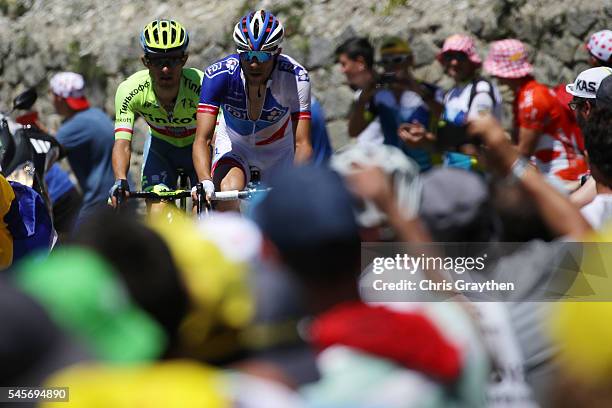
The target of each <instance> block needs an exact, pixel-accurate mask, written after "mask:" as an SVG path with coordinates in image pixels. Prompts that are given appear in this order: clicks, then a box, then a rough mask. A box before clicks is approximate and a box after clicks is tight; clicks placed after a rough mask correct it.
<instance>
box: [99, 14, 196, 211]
mask: <svg viewBox="0 0 612 408" xmlns="http://www.w3.org/2000/svg"><path fill="white" fill-rule="evenodd" d="M140 43H141V45H142V48H143V51H144V55H143V56H142V62H143V64H144V65H145V67H147V69H146V70H142V71H139V72H136V73H135V74H133V75H132V76H130V77H129V78H128V79H126V80H125V81H123V82H122V83H121V84H120V85H119V87H118V88H117V94H116V96H115V115H116V118H115V144H114V147H113V171H114V173H115V180H116V181H115V184H114V185H113V188H112V189H111V191H110V195H111V200H112V202H113V205H115V204H116V198H115V197H114V196H115V194H116V192H117V189H118V188H119V187H122V191H124V192H127V191H129V187H128V184H127V181H126V180H127V172H128V168H129V164H130V156H131V151H132V149H131V139H132V133H133V125H134V120H135V118H136V115H138V116H141V117H142V118H143V119H144V120H145V121H146V122H147V124H148V125H149V136H148V138H147V141H146V143H145V150H144V160H143V167H142V188H143V189H144V190H150V189H152V188H153V187H154V186H155V185H158V184H164V185H165V186H167V187H169V188H171V189H174V188H176V179H177V169H179V168H180V169H183V171H184V172H185V174H187V175H188V176H189V177H190V179H191V183H192V185H195V183H197V180H196V176H195V171H194V168H193V162H192V159H191V146H192V144H193V139H194V136H195V130H196V110H197V106H198V102H199V98H200V89H201V84H202V77H203V73H202V71H200V70H198V69H195V68H184V65H185V62H186V61H187V57H188V54H187V46H188V45H189V35H188V33H187V30H186V29H185V28H184V27H183V26H182V25H181V24H180V23H178V22H177V21H174V20H155V21H152V22H151V23H149V24H147V25H146V26H145V27H144V29H143V31H142V34H141V36H140Z"/></svg>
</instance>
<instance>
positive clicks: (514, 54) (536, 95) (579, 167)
mask: <svg viewBox="0 0 612 408" xmlns="http://www.w3.org/2000/svg"><path fill="white" fill-rule="evenodd" d="M483 66H484V69H485V70H486V71H488V72H489V73H490V74H491V75H493V76H495V77H497V78H498V80H499V81H500V82H501V83H503V84H506V85H508V86H509V87H510V88H511V89H512V91H513V93H514V96H515V98H514V107H513V112H514V132H515V134H514V139H515V142H516V143H517V145H518V149H519V152H520V153H521V154H522V155H523V156H525V157H528V158H531V161H532V163H533V164H535V166H536V167H537V168H538V170H539V171H540V172H541V173H543V174H544V175H545V176H547V177H548V178H549V179H552V180H554V181H556V182H557V184H558V182H560V183H561V184H562V185H563V186H564V188H565V190H566V191H567V192H571V191H573V190H575V189H576V188H577V187H578V186H579V185H580V177H581V176H582V175H583V174H585V173H586V172H587V164H586V161H585V158H584V156H583V154H582V152H581V149H580V147H579V146H580V136H579V128H578V126H577V124H576V122H575V120H573V118H572V117H571V112H568V111H567V110H566V109H565V108H564V106H563V105H562V104H561V102H560V101H559V100H558V99H557V97H556V96H555V93H554V92H553V91H552V90H551V89H549V88H548V87H547V86H546V85H544V84H541V83H539V82H537V81H536V80H535V79H534V77H533V75H532V72H533V66H532V65H531V64H530V63H529V62H528V60H527V50H526V47H525V45H524V44H523V43H522V42H520V41H519V40H514V39H509V40H501V41H495V42H493V43H492V44H491V48H490V51H489V55H488V57H487V59H486V61H485V62H484V65H483Z"/></svg>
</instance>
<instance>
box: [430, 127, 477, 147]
mask: <svg viewBox="0 0 612 408" xmlns="http://www.w3.org/2000/svg"><path fill="white" fill-rule="evenodd" d="M474 142H475V140H472V139H470V138H469V136H468V134H467V125H456V124H454V123H450V122H446V121H440V122H438V131H437V132H436V146H437V148H438V149H440V150H452V149H454V148H457V147H459V146H461V145H464V144H467V143H472V144H473V143H474Z"/></svg>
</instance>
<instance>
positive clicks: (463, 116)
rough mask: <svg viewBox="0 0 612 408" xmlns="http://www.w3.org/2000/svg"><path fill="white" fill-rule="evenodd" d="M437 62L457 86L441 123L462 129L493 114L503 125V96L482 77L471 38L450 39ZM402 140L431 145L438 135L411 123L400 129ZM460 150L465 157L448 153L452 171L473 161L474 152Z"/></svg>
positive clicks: (446, 101)
mask: <svg viewBox="0 0 612 408" xmlns="http://www.w3.org/2000/svg"><path fill="white" fill-rule="evenodd" d="M437 59H438V61H439V62H440V64H442V66H443V67H444V71H445V73H446V74H447V75H448V76H450V77H451V78H452V79H453V81H454V82H455V85H454V86H453V87H452V88H451V89H450V90H449V91H448V92H446V94H445V96H444V110H443V112H442V120H444V121H445V122H446V123H450V124H452V125H456V126H462V125H465V124H466V122H467V120H468V119H471V118H474V117H475V116H476V115H478V114H479V113H482V112H490V113H492V114H493V115H494V116H495V117H496V118H497V119H498V120H500V121H501V118H502V99H501V94H500V93H499V90H498V89H497V87H496V86H495V85H493V84H492V83H491V82H490V81H488V80H486V79H484V78H482V77H481V76H480V74H479V68H480V66H481V65H482V60H481V59H480V56H479V55H478V53H477V52H476V44H475V42H474V39H473V38H472V37H470V36H468V35H462V34H455V35H452V36H450V37H448V38H447V39H446V40H445V41H444V45H443V46H442V51H440V53H439V54H438V56H437ZM400 137H402V139H404V140H406V141H407V142H409V143H412V144H414V143H419V142H422V141H424V140H425V141H426V140H428V141H430V142H432V141H435V140H436V137H435V135H431V134H430V135H427V136H426V135H425V129H424V128H423V127H422V126H420V125H418V124H409V123H406V124H403V125H402V126H401V127H400ZM451 147H452V148H454V147H455V146H451ZM457 150H459V151H461V152H464V153H466V154H461V153H458V152H447V153H446V155H445V162H446V164H447V165H449V166H451V167H460V168H465V169H469V168H471V167H472V160H471V157H470V156H469V154H474V153H475V149H474V148H473V147H471V148H470V146H469V145H465V144H464V145H461V146H457Z"/></svg>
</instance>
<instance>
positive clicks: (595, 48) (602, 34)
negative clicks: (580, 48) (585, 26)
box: [586, 30, 612, 62]
mask: <svg viewBox="0 0 612 408" xmlns="http://www.w3.org/2000/svg"><path fill="white" fill-rule="evenodd" d="M586 47H587V50H589V52H590V53H591V55H592V56H594V57H595V58H597V59H598V60H600V61H603V62H608V61H609V60H610V57H611V56H612V31H610V30H602V31H598V32H596V33H595V34H593V35H592V36H591V38H589V42H588V43H587V46H586Z"/></svg>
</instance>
